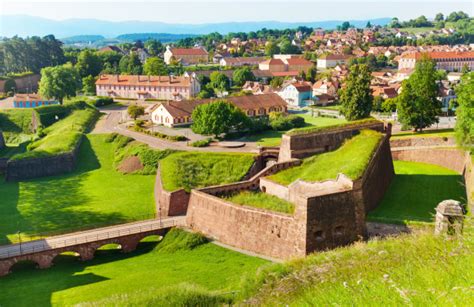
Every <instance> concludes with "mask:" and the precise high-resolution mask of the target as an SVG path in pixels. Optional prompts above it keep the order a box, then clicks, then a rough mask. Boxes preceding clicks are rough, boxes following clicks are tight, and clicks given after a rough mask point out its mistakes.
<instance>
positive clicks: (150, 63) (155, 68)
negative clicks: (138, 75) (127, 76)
mask: <svg viewBox="0 0 474 307" xmlns="http://www.w3.org/2000/svg"><path fill="white" fill-rule="evenodd" d="M143 73H144V74H145V75H148V76H166V75H168V69H167V68H166V64H165V62H164V61H163V59H161V58H159V57H151V58H148V59H147V60H146V61H145V64H144V65H143Z"/></svg>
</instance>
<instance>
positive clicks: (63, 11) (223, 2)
mask: <svg viewBox="0 0 474 307" xmlns="http://www.w3.org/2000/svg"><path fill="white" fill-rule="evenodd" d="M454 10H456V11H458V10H463V11H465V12H466V13H468V14H470V15H471V16H472V15H473V12H474V0H438V1H428V0H378V1H377V0H362V1H355V0H324V1H320V0H312V1H310V0H303V1H301V0H297V1H292V0H286V1H278V0H276V1H275V0H273V1H272V0H260V1H249V0H214V1H200V0H187V1H181V0H178V1H169V0H168V1H163V0H148V1H144V0H141V1H111V0H105V1H93V2H91V1H87V0H84V1H83V0H69V1H68V0H66V1H64V0H63V1H59V0H53V1H44V0H43V1H40V0H30V1H23V0H0V14H3V15H13V14H27V15H34V16H39V17H44V18H49V19H57V20H59V19H71V18H93V19H102V20H111V21H122V20H144V21H162V22H169V23H212V22H224V21H267V20H277V21H294V22H297V21H322V20H335V19H338V20H339V19H342V20H347V19H368V18H377V17H393V16H397V17H399V18H400V19H403V20H405V19H409V18H413V17H416V16H419V15H422V14H423V15H425V16H427V17H429V18H432V17H433V16H434V15H435V14H436V13H438V12H442V13H445V14H446V13H449V12H451V11H454Z"/></svg>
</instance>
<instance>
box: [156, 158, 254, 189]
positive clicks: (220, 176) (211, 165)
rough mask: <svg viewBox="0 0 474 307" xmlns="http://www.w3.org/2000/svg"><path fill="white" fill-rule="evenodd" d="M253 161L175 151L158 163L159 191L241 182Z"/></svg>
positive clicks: (252, 159)
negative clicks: (161, 184)
mask: <svg viewBox="0 0 474 307" xmlns="http://www.w3.org/2000/svg"><path fill="white" fill-rule="evenodd" d="M253 162H254V157H253V155H251V154H240V153H210V152H179V153H174V154H171V155H169V156H168V157H166V158H164V159H163V160H161V162H160V171H161V179H162V181H163V188H164V189H165V190H167V191H175V190H178V189H182V188H184V189H185V190H187V191H190V190H191V189H193V188H199V187H205V186H212V185H218V184H224V183H231V182H236V181H239V180H241V179H242V178H243V177H244V176H245V174H246V173H247V172H248V170H249V169H250V167H251V166H252V164H253Z"/></svg>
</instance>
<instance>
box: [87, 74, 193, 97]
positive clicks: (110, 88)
mask: <svg viewBox="0 0 474 307" xmlns="http://www.w3.org/2000/svg"><path fill="white" fill-rule="evenodd" d="M95 86H96V91H97V95H98V96H108V97H116V98H135V99H147V98H152V99H162V100H184V99H190V98H192V97H195V96H196V95H197V93H199V91H200V90H201V85H200V83H199V81H198V80H197V79H196V76H195V75H194V74H191V75H189V74H184V75H183V76H179V77H176V76H142V75H100V76H99V79H98V80H97V81H96V82H95Z"/></svg>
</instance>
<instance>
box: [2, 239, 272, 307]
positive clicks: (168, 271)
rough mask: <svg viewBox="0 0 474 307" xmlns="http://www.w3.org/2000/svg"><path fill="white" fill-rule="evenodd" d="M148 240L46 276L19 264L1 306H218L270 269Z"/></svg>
mask: <svg viewBox="0 0 474 307" xmlns="http://www.w3.org/2000/svg"><path fill="white" fill-rule="evenodd" d="M149 238H150V239H149V240H148V242H143V243H140V244H139V246H138V249H137V250H136V251H135V252H132V253H129V254H123V253H121V252H120V251H119V250H113V249H108V250H99V251H97V252H96V256H95V258H94V259H93V260H91V261H86V262H80V261H77V259H76V257H74V256H71V255H61V256H59V257H57V258H56V259H55V263H56V265H55V266H53V267H52V268H50V269H47V270H38V269H34V268H33V266H32V265H30V266H23V267H21V266H20V265H19V264H18V265H17V266H16V268H14V272H13V273H12V274H10V275H9V276H6V277H4V278H1V279H0V289H2V290H1V291H0V305H1V306H4V307H8V306H51V305H52V306H72V305H76V304H80V303H83V304H86V305H88V304H92V305H93V306H214V305H217V304H218V303H221V304H223V303H227V302H229V300H230V299H232V297H233V295H232V294H227V295H225V294H224V295H222V293H229V292H230V291H238V290H240V287H241V278H242V276H244V275H254V274H255V273H256V271H257V268H258V267H260V266H262V265H265V264H266V263H267V262H266V261H265V260H262V259H258V258H254V257H249V256H246V255H243V254H240V253H237V252H234V251H231V250H227V249H225V248H222V247H219V246H216V245H214V244H211V243H207V242H205V240H202V238H201V237H200V236H198V235H196V234H189V233H186V232H183V231H177V230H172V231H171V232H169V233H168V234H167V235H166V236H165V238H164V239H163V240H162V241H161V242H157V239H156V238H155V239H153V238H152V237H149ZM145 240H147V239H145ZM112 247H113V246H110V248H112ZM25 289H28V291H25Z"/></svg>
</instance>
